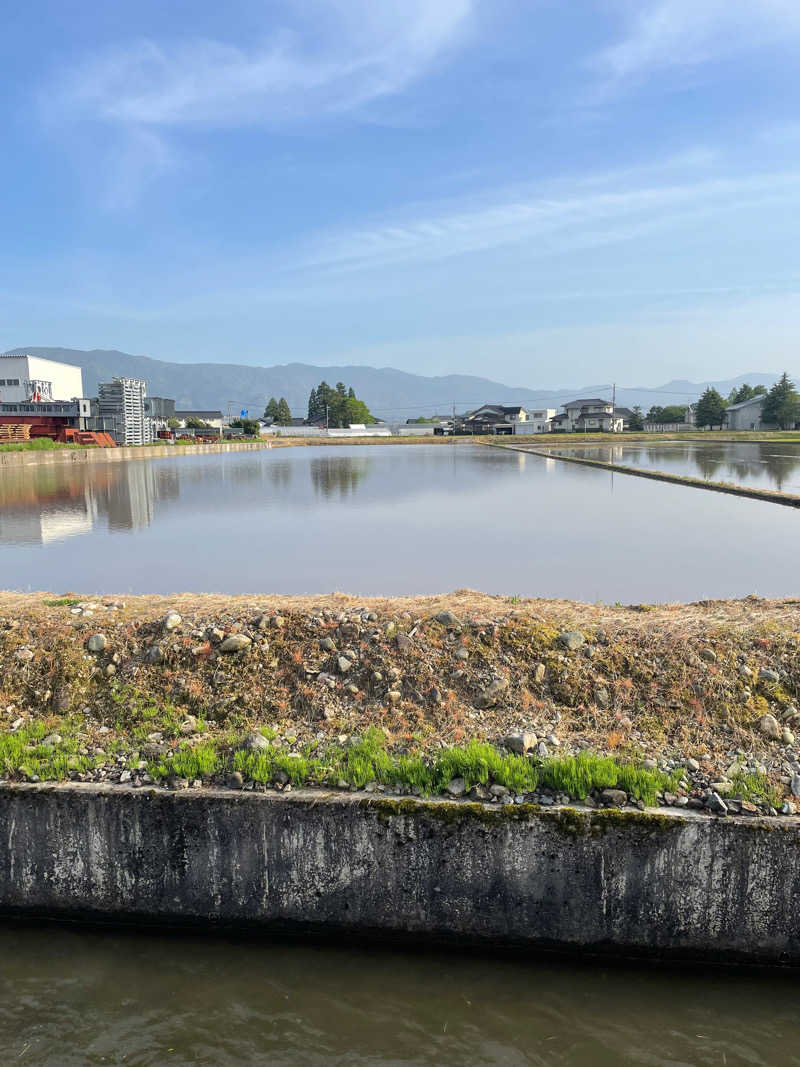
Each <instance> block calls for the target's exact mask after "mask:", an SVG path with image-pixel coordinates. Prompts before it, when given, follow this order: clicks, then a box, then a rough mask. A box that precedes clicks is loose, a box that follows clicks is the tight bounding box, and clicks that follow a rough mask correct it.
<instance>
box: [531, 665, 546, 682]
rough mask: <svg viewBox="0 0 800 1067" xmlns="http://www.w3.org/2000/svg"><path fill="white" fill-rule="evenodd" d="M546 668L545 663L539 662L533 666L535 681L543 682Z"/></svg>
mask: <svg viewBox="0 0 800 1067" xmlns="http://www.w3.org/2000/svg"><path fill="white" fill-rule="evenodd" d="M545 673H546V668H545V665H544V664H543V663H537V664H536V666H535V667H534V668H533V680H534V682H536V683H538V684H541V683H542V682H543V681H544V676H545Z"/></svg>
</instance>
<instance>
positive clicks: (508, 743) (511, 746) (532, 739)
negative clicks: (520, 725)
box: [503, 730, 538, 756]
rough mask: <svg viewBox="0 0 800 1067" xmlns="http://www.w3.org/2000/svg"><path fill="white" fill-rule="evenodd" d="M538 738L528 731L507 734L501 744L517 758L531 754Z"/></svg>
mask: <svg viewBox="0 0 800 1067" xmlns="http://www.w3.org/2000/svg"><path fill="white" fill-rule="evenodd" d="M537 742H538V738H537V737H536V734H535V733H533V732H532V731H530V730H522V731H521V732H520V733H516V734H509V735H508V736H507V737H506V739H505V740H504V742H503V744H504V745H505V747H506V748H507V749H508V750H509V752H514V753H516V755H518V756H524V755H525V753H526V752H532V751H533V749H535V748H536V745H537Z"/></svg>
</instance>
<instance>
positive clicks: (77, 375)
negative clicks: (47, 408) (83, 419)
mask: <svg viewBox="0 0 800 1067" xmlns="http://www.w3.org/2000/svg"><path fill="white" fill-rule="evenodd" d="M82 396H83V375H82V374H81V368H80V367H73V366H71V365H70V364H69V363H58V362H56V360H53V359H42V358H41V357H40V356H0V403H2V404H24V403H51V402H52V401H57V400H62V401H63V400H76V399H77V398H78V397H82Z"/></svg>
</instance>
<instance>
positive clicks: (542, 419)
mask: <svg viewBox="0 0 800 1067" xmlns="http://www.w3.org/2000/svg"><path fill="white" fill-rule="evenodd" d="M525 414H526V416H527V417H526V418H525V419H524V420H523V421H520V422H517V423H515V424H514V433H522V434H534V433H549V432H550V424H551V422H552V420H553V419H554V418H555V414H556V409H555V408H537V409H536V410H533V411H532V410H530V409H529V410H528V411H527V412H526V413H525Z"/></svg>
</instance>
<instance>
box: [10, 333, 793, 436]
mask: <svg viewBox="0 0 800 1067" xmlns="http://www.w3.org/2000/svg"><path fill="white" fill-rule="evenodd" d="M5 354H6V355H32V356H41V357H42V358H45V359H53V360H60V361H61V362H63V363H69V364H72V365H73V366H79V367H80V368H81V370H82V371H83V385H84V393H85V394H86V395H87V396H96V395H97V384H98V382H99V381H104V380H108V379H109V378H111V377H113V376H130V377H140V378H145V379H146V380H147V383H148V392H149V393H150V395H152V396H167V397H173V398H174V399H175V402H176V407H177V408H178V409H179V410H186V409H201V410H209V409H217V408H219V409H221V410H222V411H223V412H226V411H227V410H228V409H230V410H232V411H233V412H235V413H238V412H239V410H240V409H242V408H246V409H248V410H249V411H250V414H251V415H255V414H261V412H262V411H263V409H264V406H265V405H266V402H267V400H268V399H269V397H270V396H275V397H281V396H285V397H286V399H287V401H288V402H289V406H290V408H291V409H292V413H293V414H294V415H305V413H306V408H307V404H308V394H309V392H310V391H311V389H312V388H314V387H315V386H317V385H318V384H319V382H320V381H322V380H323V379H325V380H326V381H328V382H329V384H331V385H334V384H335V383H336V382H337V381H344V382H345V383H346V384H347V385H348V386H351V385H352V386H353V388H354V389H355V391H356V394H357V395H358V397H359V398H360V399H362V400H364V401H365V403H366V404H367V406H368V407H369V408H370V410H371V411H372V412H373V413H374V414H375V415H376V416H378V417H380V418H384V419H401V420H405V419H406V418H413V417H414V416H416V415H426V414H431V413H432V412H433V411H434V410H436V411H437V412H438V413H440V414H447V413H449V412H450V411H451V410H452V406H453V404H455V405H456V407H457V408H459V409H462V410H463V409H464V408H469V407H478V406H479V405H481V404H484V403H507V404H522V405H523V406H526V407H556V408H557V407H559V406H560V405H561V404H563V403H564V402H565V401H567V400H572V399H575V398H577V397H580V396H595V395H599V396H603V397H608V398H609V399H610V397H611V387H610V386H608V385H583V386H580V387H564V388H558V389H531V388H530V387H528V386H510V385H505V384H503V383H502V382H496V381H493V380H492V379H490V378H482V377H480V376H477V375H469V374H446V375H437V376H425V375H419V374H412V373H410V372H408V371H402V370H398V369H397V368H394V367H367V366H363V365H361V364H341V365H337V366H325V367H318V366H316V365H314V364H310V363H284V364H275V365H273V366H270V367H256V366H251V365H248V364H236V363H171V362H169V361H166V360H157V359H152V358H151V357H150V356H137V355H131V354H129V353H127V352H121V351H118V350H117V349H88V350H84V349H75V348H61V347H46V346H28V347H19V348H13V349H9V351H8V352H6V353H5ZM777 378H778V374H777V373H764V372H755V371H753V372H750V373H749V374H740V375H737V376H736V377H734V378H728V379H722V380H718V381H704V382H702V383H697V382H691V381H689V380H687V379H672V380H671V381H669V382H667V383H666V384H665V385H662V386H658V387H646V386H631V387H618V388H617V404H618V405H620V406H624V407H634V406H635V405H637V404H638V405H640V406H641V407H642V408H643V409H644V410H645V411H647V409H648V408H649V407H650V406H651V405H653V404H658V403H661V404H679V403H684V402H685V403H689V402H690V400H692V399H693V398H695V397H696V396H697V395H699V393H700V392H702V390H703V389H704V388H705V387H706V385H711V386H713V387H714V388H716V389H718V390H719V392H721V393H722V394H723V395H724V396H725V395H727V394H728V393H729V392H730V390H731V389H732V388H734V387H735V386H739V385H741V384H742V383H743V382H749V383H750V384H751V385H766V386H770V385H772V384H773V383H774V382H775V381H776V380H777Z"/></svg>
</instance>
